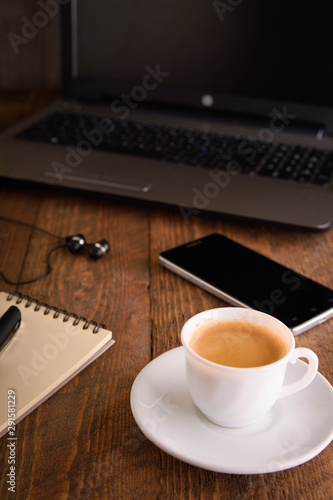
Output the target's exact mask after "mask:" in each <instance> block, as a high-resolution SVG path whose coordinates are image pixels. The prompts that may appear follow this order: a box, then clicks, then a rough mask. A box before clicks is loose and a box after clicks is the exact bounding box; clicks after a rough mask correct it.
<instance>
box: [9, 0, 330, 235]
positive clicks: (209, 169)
mask: <svg viewBox="0 0 333 500" xmlns="http://www.w3.org/2000/svg"><path fill="white" fill-rule="evenodd" d="M51 3H52V2H44V3H43V4H42V3H40V4H39V5H40V7H39V8H40V9H44V12H45V13H46V15H48V16H51V15H52V16H53V17H54V16H55V15H59V16H60V15H61V23H62V36H63V99H61V100H58V101H56V102H54V103H52V104H50V105H49V106H47V107H46V108H44V109H43V110H41V111H38V112H37V113H36V114H34V115H33V116H30V117H29V118H28V119H25V120H24V121H22V122H20V123H18V124H17V125H15V126H13V127H11V128H10V129H8V130H6V131H5V132H3V133H2V134H1V136H0V159H1V164H0V177H2V178H8V179H15V180H21V181H29V182H34V183H39V184H42V185H46V184H47V185H51V186H54V187H58V188H61V189H63V188H72V189H73V188H74V189H77V190H80V191H84V192H87V193H103V194H105V195H107V196H109V195H110V196H117V197H119V196H120V197H129V198H131V199H136V200H142V201H145V202H152V203H162V204H166V205H172V206H175V207H177V210H179V215H180V217H183V218H184V221H185V222H186V223H187V224H190V223H191V221H192V220H193V217H196V216H198V215H200V214H204V213H215V214H216V213H217V214H221V217H225V216H228V215H229V216H236V217H243V218H244V217H245V218H251V219H256V220H259V221H262V222H268V223H282V224H288V225H292V226H298V227H300V228H303V229H311V230H314V229H315V230H326V229H329V228H330V227H331V226H332V220H333V196H332V194H333V178H332V170H333V92H332V88H333V71H332V64H331V54H332V52H333V46H332V45H333V39H332V36H331V26H330V24H331V19H332V16H333V4H331V3H328V2H327V3H326V4H325V7H322V6H317V7H316V8H314V7H313V3H312V2H305V3H304V2H303V1H294V2H292V3H290V2H287V1H285V0H283V1H281V0H272V1H271V2H266V1H265V0H255V1H249V0H223V1H222V0H214V1H209V2H207V1H204V0H196V1H193V0H191V1H190V0H168V1H162V2H156V1H154V0H144V1H140V2H137V1H122V2H119V1H114V0H110V1H107V0H95V1H94V2H91V1H89V0H80V1H77V0H72V1H68V2H61V3H62V4H64V5H62V7H61V14H60V13H58V14H55V11H56V10H57V9H56V7H59V8H60V6H59V5H58V4H57V3H55V2H53V3H52V5H53V10H52V6H51ZM42 5H43V6H42ZM44 17H45V16H44ZM36 19H37V18H36ZM41 29H42V28H41ZM43 29H47V27H46V28H43Z"/></svg>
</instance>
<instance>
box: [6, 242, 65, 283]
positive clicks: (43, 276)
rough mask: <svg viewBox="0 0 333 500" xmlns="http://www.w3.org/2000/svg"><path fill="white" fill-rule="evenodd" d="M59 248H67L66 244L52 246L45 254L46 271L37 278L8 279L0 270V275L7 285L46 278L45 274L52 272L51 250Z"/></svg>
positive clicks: (33, 281)
mask: <svg viewBox="0 0 333 500" xmlns="http://www.w3.org/2000/svg"><path fill="white" fill-rule="evenodd" d="M59 248H67V247H66V245H58V246H56V247H54V248H52V249H51V250H50V251H49V253H48V254H47V257H46V265H47V271H46V273H44V274H42V275H41V276H37V278H32V279H30V280H26V281H12V280H10V279H8V278H7V277H6V276H5V275H4V274H3V272H2V271H0V276H1V277H2V279H3V280H4V281H5V282H6V283H8V284H9V285H14V286H18V285H28V284H30V283H35V282H36V281H39V280H42V279H43V278H46V276H48V275H49V274H50V273H51V272H52V266H51V255H52V254H53V252H55V251H56V250H59Z"/></svg>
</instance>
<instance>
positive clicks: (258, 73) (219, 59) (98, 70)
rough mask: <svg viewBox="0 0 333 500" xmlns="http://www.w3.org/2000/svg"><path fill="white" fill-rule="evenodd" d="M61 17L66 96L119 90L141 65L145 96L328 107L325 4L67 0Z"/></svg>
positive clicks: (250, 106) (257, 110)
mask: <svg viewBox="0 0 333 500" xmlns="http://www.w3.org/2000/svg"><path fill="white" fill-rule="evenodd" d="M69 10H70V9H68V12H69ZM67 15H70V30H71V51H68V50H67V51H66V53H67V55H69V56H70V65H67V68H68V69H69V70H70V73H71V74H70V77H69V80H70V82H71V85H72V86H73V88H74V89H75V93H77V92H78V91H79V92H80V91H81V93H82V92H83V93H85V92H88V93H89V92H92V93H93V94H94V95H95V96H97V97H98V98H101V97H106V98H108V97H114V96H117V95H121V94H122V93H126V92H129V91H130V90H131V89H133V88H134V87H135V86H138V85H140V84H142V82H143V81H145V80H144V78H145V77H146V78H148V77H147V76H146V75H147V71H148V73H152V72H153V73H154V74H155V76H156V75H157V81H158V85H157V86H156V87H155V88H154V89H151V90H150V91H147V92H146V96H145V101H146V102H154V101H156V102H160V103H161V102H166V103H169V104H170V103H174V104H179V105H187V106H196V107H204V108H212V109H216V110H220V109H223V110H226V111H238V112H239V111H245V112H250V113H252V114H258V115H260V114H265V113H267V111H269V109H271V108H272V105H273V104H274V103H289V102H293V103H296V108H297V106H298V105H304V104H306V105H310V106H311V108H309V109H311V110H312V111H314V115H313V117H314V119H315V120H316V121H320V120H321V119H324V117H323V115H325V113H324V110H323V109H320V108H321V107H323V106H325V107H326V113H327V112H328V111H329V113H332V112H333V92H332V88H333V65H332V64H331V54H332V52H333V42H332V40H333V38H332V36H331V29H330V28H331V26H330V24H331V20H332V18H333V4H332V3H330V2H325V5H323V4H318V5H317V4H316V5H314V4H313V2H304V1H302V0H294V1H293V2H290V1H286V0H271V1H269V2H268V1H267V0H214V1H204V0H160V1H156V0H141V1H138V0H112V1H106V0H94V1H93V2H91V1H90V0H79V1H77V0H74V1H72V2H71V12H70V14H67ZM69 52H70V53H69ZM146 81H148V80H146ZM150 81H152V80H150ZM67 82H68V79H67ZM87 82H90V85H89V84H87ZM313 106H315V108H313ZM317 106H319V107H320V108H319V109H318V108H317ZM296 108H295V109H296ZM327 108H331V110H327ZM297 109H298V108H297Z"/></svg>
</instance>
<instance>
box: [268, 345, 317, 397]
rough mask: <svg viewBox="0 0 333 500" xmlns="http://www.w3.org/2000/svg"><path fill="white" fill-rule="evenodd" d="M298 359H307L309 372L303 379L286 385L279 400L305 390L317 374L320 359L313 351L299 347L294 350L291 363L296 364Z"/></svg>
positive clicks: (307, 371)
mask: <svg viewBox="0 0 333 500" xmlns="http://www.w3.org/2000/svg"><path fill="white" fill-rule="evenodd" d="M298 358H306V359H307V360H308V361H309V364H308V367H307V370H306V372H305V374H304V375H303V377H301V378H300V379H299V380H297V381H296V382H292V383H291V384H287V385H284V386H283V387H282V390H281V392H280V394H279V396H278V399H280V398H283V397H284V396H289V395H290V394H294V393H295V392H298V391H300V390H302V389H304V388H305V387H307V386H308V385H309V384H310V383H311V382H312V380H313V379H314V378H315V376H316V374H317V371H318V357H317V355H316V354H315V353H314V352H313V351H311V349H307V348H306V347H297V348H296V349H295V350H294V352H293V354H292V356H291V358H290V360H289V362H290V363H293V364H295V363H296V361H297V359H298Z"/></svg>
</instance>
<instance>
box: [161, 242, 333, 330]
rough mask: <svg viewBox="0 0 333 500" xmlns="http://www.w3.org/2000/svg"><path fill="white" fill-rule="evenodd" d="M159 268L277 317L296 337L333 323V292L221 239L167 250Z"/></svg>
mask: <svg viewBox="0 0 333 500" xmlns="http://www.w3.org/2000/svg"><path fill="white" fill-rule="evenodd" d="M159 262H160V264H162V265H163V266H164V267H166V268H167V269H170V270H171V271H173V272H174V273H176V274H178V275H179V276H182V277H183V278H185V279H187V280H189V281H191V282H192V283H194V284H195V285H198V286H199V287H201V288H203V289H204V290H207V291H208V292H211V293H212V294H213V295H216V296H217V297H219V298H221V299H223V300H224V301H225V302H227V303H229V304H232V305H234V306H238V307H248V308H251V309H256V310H258V311H263V312H265V313H268V314H270V315H272V316H275V317H276V318H278V319H279V320H281V321H282V322H283V323H284V324H285V325H287V326H288V327H289V328H290V329H291V330H292V332H293V334H294V335H298V334H300V333H303V332H305V331H306V330H308V329H309V328H312V327H313V326H316V325H318V324H320V323H323V322H324V321H326V320H327V319H329V318H331V317H333V291H332V290H330V289H329V288H327V287H325V286H323V285H321V284H319V283H317V282H315V281H313V280H311V279H309V278H306V277H305V276H303V275H301V274H299V273H297V272H295V271H293V270H292V269H289V268H287V267H284V266H282V265H281V264H278V263H277V262H274V261H273V260H271V259H269V258H267V257H265V256H263V255H261V254H259V253H257V252H255V251H253V250H250V249H249V248H247V247H245V246H243V245H241V244H239V243H236V242H235V241H233V240H231V239H229V238H227V237H225V236H222V235H221V234H216V233H214V234H209V235H207V236H204V237H203V238H199V239H197V240H194V241H190V242H188V243H185V244H184V245H180V246H178V247H175V248H171V249H169V250H166V251H165V252H162V253H161V254H160V255H159Z"/></svg>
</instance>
